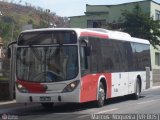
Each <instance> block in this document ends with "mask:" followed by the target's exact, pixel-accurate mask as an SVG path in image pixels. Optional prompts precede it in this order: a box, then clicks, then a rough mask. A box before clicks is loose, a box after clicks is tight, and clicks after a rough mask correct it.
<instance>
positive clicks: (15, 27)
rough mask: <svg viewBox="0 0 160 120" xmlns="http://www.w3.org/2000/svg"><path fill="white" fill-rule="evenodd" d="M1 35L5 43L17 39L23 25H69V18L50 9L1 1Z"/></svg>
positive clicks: (40, 26)
mask: <svg viewBox="0 0 160 120" xmlns="http://www.w3.org/2000/svg"><path fill="white" fill-rule="evenodd" d="M0 12H1V13H2V15H1V16H0V37H2V39H3V41H4V42H5V44H7V43H8V42H9V41H11V39H16V38H17V36H18V34H19V32H20V31H21V30H22V26H23V25H26V24H32V25H33V28H44V27H48V26H49V24H50V23H52V24H56V26H57V27H68V19H67V18H64V17H60V16H57V15H56V14H55V13H53V12H50V10H44V9H42V8H40V7H34V6H32V5H30V4H26V5H25V6H24V5H20V4H14V3H8V2H2V1H0Z"/></svg>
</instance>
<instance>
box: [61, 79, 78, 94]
mask: <svg viewBox="0 0 160 120" xmlns="http://www.w3.org/2000/svg"><path fill="white" fill-rule="evenodd" d="M78 84H79V80H76V81H74V82H71V83H70V84H68V85H67V86H66V87H65V88H64V89H63V91H62V92H72V91H73V90H75V89H76V87H77V86H78Z"/></svg>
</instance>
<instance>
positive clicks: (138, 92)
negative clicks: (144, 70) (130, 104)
mask: <svg viewBox="0 0 160 120" xmlns="http://www.w3.org/2000/svg"><path fill="white" fill-rule="evenodd" d="M139 95H140V90H139V84H137V96H139Z"/></svg>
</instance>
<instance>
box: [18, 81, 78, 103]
mask: <svg viewBox="0 0 160 120" xmlns="http://www.w3.org/2000/svg"><path fill="white" fill-rule="evenodd" d="M30 97H32V100H30ZM40 97H50V98H51V100H49V101H41V100H40ZM59 97H60V98H59ZM16 102H18V103H30V102H38V103H41V102H74V103H79V102H80V84H79V85H78V86H77V88H76V89H75V90H74V91H73V92H65V93H62V92H59V93H58V92H57V93H20V92H19V91H18V90H17V88H16Z"/></svg>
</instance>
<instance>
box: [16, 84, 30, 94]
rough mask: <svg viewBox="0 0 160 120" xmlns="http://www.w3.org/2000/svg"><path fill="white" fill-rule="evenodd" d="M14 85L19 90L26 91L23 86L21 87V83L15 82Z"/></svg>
mask: <svg viewBox="0 0 160 120" xmlns="http://www.w3.org/2000/svg"><path fill="white" fill-rule="evenodd" d="M16 86H17V89H18V91H19V92H22V93H28V90H27V89H26V88H25V87H23V86H22V85H21V84H19V83H16Z"/></svg>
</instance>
